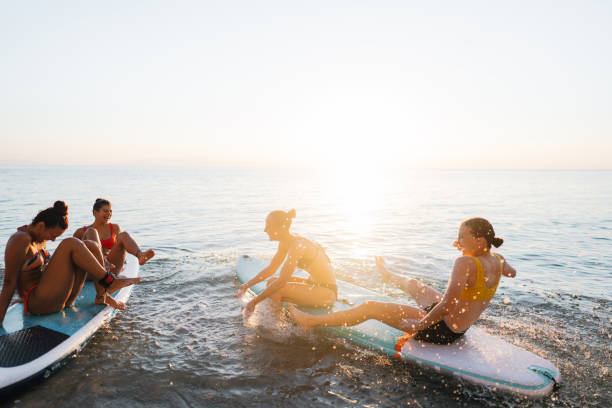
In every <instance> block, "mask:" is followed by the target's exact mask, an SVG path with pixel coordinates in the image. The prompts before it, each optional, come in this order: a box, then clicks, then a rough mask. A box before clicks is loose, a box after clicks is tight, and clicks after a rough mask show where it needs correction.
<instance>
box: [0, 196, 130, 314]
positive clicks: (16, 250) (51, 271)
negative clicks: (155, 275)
mask: <svg viewBox="0 0 612 408" xmlns="http://www.w3.org/2000/svg"><path fill="white" fill-rule="evenodd" d="M67 215H68V207H67V206H66V204H65V203H64V202H63V201H56V202H55V204H54V205H53V207H50V208H47V209H46V210H43V211H41V212H39V213H38V215H36V217H34V219H33V220H32V222H31V223H30V224H29V225H24V226H23V227H20V228H18V230H17V232H15V233H14V234H13V235H11V237H10V238H9V240H8V242H7V244H6V250H5V253H4V265H5V267H4V283H3V285H2V291H1V292H0V326H1V325H2V322H3V321H4V316H5V314H6V310H7V309H8V306H9V303H10V302H11V298H12V297H13V294H14V292H15V290H17V292H18V293H19V295H20V297H21V299H22V301H23V303H24V313H26V314H27V313H31V314H36V315H41V314H49V313H55V312H59V311H60V310H62V309H64V308H65V307H68V306H71V305H72V304H73V303H74V301H75V299H76V297H77V295H78V294H79V292H80V291H81V289H82V288H83V283H84V282H85V275H86V274H87V273H89V274H90V275H92V276H93V277H94V278H95V279H96V281H97V282H98V283H99V284H100V285H101V286H102V287H103V288H104V289H105V291H106V292H110V293H112V292H114V291H116V290H118V289H121V288H123V287H125V286H129V285H132V284H134V283H138V282H139V281H140V278H132V279H129V278H119V277H116V276H115V275H113V274H112V273H110V272H108V271H106V270H105V269H104V266H103V265H102V262H103V260H102V254H101V252H100V251H99V250H98V253H97V255H96V254H95V252H96V251H95V250H96V249H97V247H95V246H92V247H91V248H90V247H89V246H86V244H84V243H83V242H82V241H80V240H78V239H76V238H66V239H64V240H63V241H62V242H61V243H60V244H59V245H58V247H57V249H56V250H55V252H54V254H53V256H51V257H49V254H48V253H47V251H46V250H45V248H46V242H47V241H48V240H51V241H55V239H56V238H57V237H59V236H60V235H62V234H63V233H64V232H65V231H66V229H67V228H68V217H67ZM106 298H108V299H106ZM92 302H93V299H92ZM103 303H105V304H108V305H109V306H112V307H115V308H118V309H124V308H125V305H124V304H123V303H121V302H116V301H114V300H113V299H112V298H111V297H110V296H105V299H103Z"/></svg>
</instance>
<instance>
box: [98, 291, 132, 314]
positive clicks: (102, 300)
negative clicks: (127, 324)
mask: <svg viewBox="0 0 612 408" xmlns="http://www.w3.org/2000/svg"><path fill="white" fill-rule="evenodd" d="M94 303H95V304H97V305H107V306H110V307H112V308H113V309H119V310H125V303H123V302H117V301H116V300H115V299H113V297H112V296H111V295H109V294H108V293H105V294H104V295H102V296H96V299H95V300H94Z"/></svg>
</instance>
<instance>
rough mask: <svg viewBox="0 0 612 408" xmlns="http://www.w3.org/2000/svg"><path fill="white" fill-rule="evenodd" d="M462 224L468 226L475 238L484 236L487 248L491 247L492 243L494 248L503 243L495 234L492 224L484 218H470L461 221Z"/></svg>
mask: <svg viewBox="0 0 612 408" xmlns="http://www.w3.org/2000/svg"><path fill="white" fill-rule="evenodd" d="M462 225H465V226H466V227H468V228H469V229H470V231H471V232H472V235H473V236H474V237H475V238H484V239H485V240H486V241H487V245H489V248H491V245H493V246H494V247H495V248H499V247H500V246H501V244H503V243H504V240H503V239H501V238H498V237H496V236H495V230H493V225H491V223H490V222H489V221H487V220H485V219H484V218H479V217H476V218H470V219H468V220H465V221H463V222H462Z"/></svg>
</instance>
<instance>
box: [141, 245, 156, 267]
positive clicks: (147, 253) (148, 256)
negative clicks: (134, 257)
mask: <svg viewBox="0 0 612 408" xmlns="http://www.w3.org/2000/svg"><path fill="white" fill-rule="evenodd" d="M154 256H155V251H154V250H152V249H149V250H148V251H144V252H142V251H140V252H138V263H139V264H140V265H144V264H145V263H147V261H148V260H149V259H151V258H153V257H154Z"/></svg>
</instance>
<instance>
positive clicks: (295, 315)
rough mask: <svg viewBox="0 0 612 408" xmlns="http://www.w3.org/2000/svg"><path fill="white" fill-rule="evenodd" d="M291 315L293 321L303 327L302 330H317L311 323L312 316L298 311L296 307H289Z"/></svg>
mask: <svg viewBox="0 0 612 408" xmlns="http://www.w3.org/2000/svg"><path fill="white" fill-rule="evenodd" d="M289 315H291V318H292V319H293V321H295V322H296V323H297V324H299V325H300V326H302V328H304V329H306V330H312V329H314V328H315V325H314V324H312V323H310V320H311V319H310V315H309V314H308V313H304V312H302V311H300V310H298V309H297V308H296V307H295V305H289Z"/></svg>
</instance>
